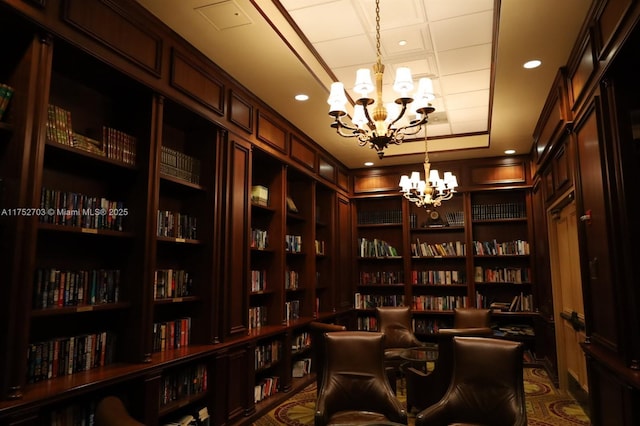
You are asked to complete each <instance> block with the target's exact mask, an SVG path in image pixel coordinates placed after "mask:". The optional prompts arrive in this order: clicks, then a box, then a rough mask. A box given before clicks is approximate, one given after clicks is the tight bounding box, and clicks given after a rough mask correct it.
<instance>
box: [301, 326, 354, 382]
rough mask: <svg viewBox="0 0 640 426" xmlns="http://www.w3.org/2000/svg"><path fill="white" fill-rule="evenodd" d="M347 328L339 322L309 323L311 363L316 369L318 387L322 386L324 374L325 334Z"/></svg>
mask: <svg viewBox="0 0 640 426" xmlns="http://www.w3.org/2000/svg"><path fill="white" fill-rule="evenodd" d="M346 329H347V328H346V327H345V326H344V325H339V324H327V323H324V322H319V321H312V322H311V323H310V324H309V333H310V335H311V352H312V355H313V361H312V362H311V365H313V366H315V367H314V368H315V369H316V387H317V389H320V388H322V376H323V375H324V365H325V359H324V354H325V344H324V334H325V333H332V332H338V331H345V330H346Z"/></svg>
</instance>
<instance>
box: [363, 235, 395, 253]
mask: <svg viewBox="0 0 640 426" xmlns="http://www.w3.org/2000/svg"><path fill="white" fill-rule="evenodd" d="M358 247H359V248H360V249H359V253H360V257H398V256H399V255H398V250H397V249H396V248H395V247H393V246H392V245H390V244H389V243H387V242H386V241H384V240H379V239H377V238H374V239H373V240H368V239H366V238H358Z"/></svg>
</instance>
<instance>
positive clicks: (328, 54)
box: [137, 0, 591, 168]
mask: <svg viewBox="0 0 640 426" xmlns="http://www.w3.org/2000/svg"><path fill="white" fill-rule="evenodd" d="M137 1H138V2H139V3H140V4H141V5H142V6H144V7H145V8H147V9H148V10H149V11H151V12H152V13H153V14H155V15H156V16H157V17H158V18H160V19H161V20H162V21H164V22H165V23H166V24H167V25H168V26H169V27H171V28H172V29H173V30H174V31H175V32H176V33H178V34H179V35H181V36H182V37H184V38H185V39H186V40H187V41H189V42H190V43H191V44H193V45H194V46H195V47H196V48H198V49H199V50H200V51H202V52H203V53H204V54H205V55H207V56H208V57H209V58H211V60H212V61H213V62H215V63H216V64H218V65H219V66H220V67H221V68H223V69H225V70H226V71H227V72H228V73H229V74H231V75H232V76H233V77H234V78H235V79H236V80H237V81H238V82H240V83H241V84H243V85H244V86H245V87H247V88H248V89H249V90H250V91H252V92H253V93H254V94H256V95H257V96H258V97H260V98H261V99H263V100H264V101H265V102H266V103H267V104H269V105H271V106H272V107H273V108H274V109H276V110H277V111H278V112H280V113H281V114H282V115H283V116H284V117H285V118H287V119H288V120H289V121H290V122H291V123H293V124H294V125H295V126H296V127H298V128H299V129H300V130H301V131H302V132H304V133H305V134H307V135H308V136H309V137H310V138H311V139H313V140H314V141H316V142H317V143H319V144H320V145H322V146H323V147H324V148H325V149H326V150H327V151H328V152H330V153H331V154H333V155H334V156H335V157H336V158H338V159H339V160H340V161H342V162H343V163H344V164H345V165H346V166H347V167H350V168H359V167H362V166H363V163H364V162H365V161H372V162H374V164H375V166H384V165H394V164H406V163H419V162H422V160H423V157H424V142H423V141H422V140H419V141H418V142H417V143H416V142H405V143H403V144H402V145H399V146H396V145H393V146H391V147H389V148H388V149H387V150H386V153H385V157H384V159H382V160H379V159H378V157H377V155H376V153H375V151H374V150H371V149H367V148H361V147H359V146H358V145H357V142H356V141H355V140H354V139H344V138H341V137H340V136H338V135H336V133H335V130H333V129H331V128H330V127H329V125H330V124H331V121H332V118H331V117H330V116H329V115H328V114H327V113H328V105H327V103H326V99H327V97H328V94H329V86H330V85H331V83H332V82H333V81H334V80H336V79H337V80H339V81H342V82H343V83H344V84H345V87H346V88H347V89H350V88H351V87H352V86H353V82H354V78H355V70H356V69H357V68H363V67H371V66H372V65H373V63H374V62H375V60H376V42H375V1H374V0H280V1H278V0H180V1H175V0H137ZM380 3H381V4H380V27H381V46H380V48H381V53H382V62H383V63H384V64H385V67H386V68H385V80H384V83H385V87H384V89H383V92H384V98H385V102H386V101H387V100H388V101H391V100H393V99H394V98H395V97H396V96H397V95H396V94H395V92H393V90H392V88H391V85H392V83H393V77H394V75H395V68H396V67H397V66H400V65H402V66H409V67H410V68H411V70H412V72H413V75H414V80H416V81H417V78H419V77H423V76H428V77H431V78H433V81H434V88H435V92H436V99H435V100H434V101H433V106H434V107H435V108H436V112H435V113H434V114H432V115H431V116H430V122H429V125H428V135H429V138H430V139H429V153H430V157H431V160H432V161H440V160H448V159H460V158H478V157H493V156H502V155H504V150H505V149H509V148H512V149H515V150H516V152H517V153H518V154H527V153H529V151H530V149H531V144H532V133H533V131H534V127H535V125H536V122H537V119H538V116H539V115H540V112H541V110H542V107H543V104H544V101H545V99H546V97H547V93H548V92H549V89H550V87H551V84H552V81H553V79H554V77H555V75H556V72H557V70H558V68H559V67H560V66H562V65H564V64H565V63H566V61H567V59H568V56H569V52H570V50H571V48H572V47H573V44H574V42H575V39H576V36H577V33H578V31H579V30H580V27H581V25H582V22H583V21H584V18H585V16H586V12H587V10H588V9H589V7H590V5H591V0H561V1H557V0H501V1H500V0H496V1H494V0H381V1H380ZM494 18H497V20H494ZM399 40H406V41H407V44H406V45H405V46H399V45H398V41H399ZM529 59H540V60H542V62H543V63H542V66H541V67H539V68H537V69H534V70H525V69H523V68H522V64H523V63H524V62H525V61H527V60H529ZM298 93H305V94H307V95H309V96H310V99H309V100H308V101H306V102H303V103H301V102H298V101H295V100H294V96H295V95H296V94H298ZM352 98H353V99H355V98H356V96H355V95H352Z"/></svg>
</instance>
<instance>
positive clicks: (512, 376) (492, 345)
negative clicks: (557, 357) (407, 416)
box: [416, 336, 527, 426]
mask: <svg viewBox="0 0 640 426" xmlns="http://www.w3.org/2000/svg"><path fill="white" fill-rule="evenodd" d="M522 352H523V346H522V343H520V342H512V341H509V340H499V339H493V338H484V337H458V336H456V337H454V338H453V359H454V368H453V378H452V381H451V384H450V386H449V388H448V390H447V392H446V393H445V395H444V396H443V397H442V399H441V400H440V401H439V402H437V403H436V404H435V405H432V406H430V407H429V408H427V409H425V410H424V411H422V412H420V413H419V414H418V415H417V417H416V426H426V425H430V426H439V425H442V426H445V425H450V424H453V423H455V424H459V423H462V424H485V425H492V426H502V425H504V426H525V425H526V424H527V411H526V407H525V396H524V380H523V377H522V375H523V361H522Z"/></svg>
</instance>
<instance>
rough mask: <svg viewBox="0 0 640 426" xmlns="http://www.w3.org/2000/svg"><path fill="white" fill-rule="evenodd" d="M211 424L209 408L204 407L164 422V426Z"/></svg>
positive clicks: (204, 425) (200, 425) (205, 425)
mask: <svg viewBox="0 0 640 426" xmlns="http://www.w3.org/2000/svg"><path fill="white" fill-rule="evenodd" d="M210 424H211V416H210V415H209V409H208V408H207V407H202V408H200V409H198V410H197V411H196V412H194V413H193V414H185V415H184V416H182V417H180V418H179V419H178V420H176V421H170V422H168V423H163V426H209V425H210Z"/></svg>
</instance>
